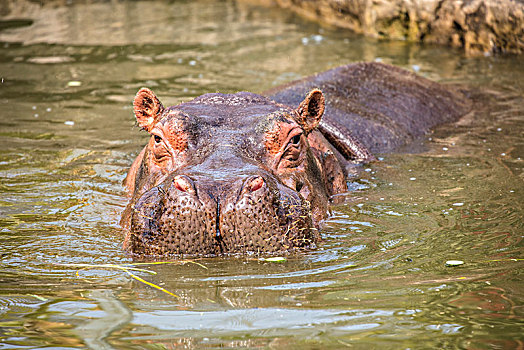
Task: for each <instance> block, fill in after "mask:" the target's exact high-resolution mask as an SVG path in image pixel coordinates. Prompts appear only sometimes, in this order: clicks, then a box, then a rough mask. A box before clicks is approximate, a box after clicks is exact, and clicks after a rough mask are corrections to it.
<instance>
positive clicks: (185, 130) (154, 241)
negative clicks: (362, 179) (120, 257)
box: [122, 88, 332, 256]
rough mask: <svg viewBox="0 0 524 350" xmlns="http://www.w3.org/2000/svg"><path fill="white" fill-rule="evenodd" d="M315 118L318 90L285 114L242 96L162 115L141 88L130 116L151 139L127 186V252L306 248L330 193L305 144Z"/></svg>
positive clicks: (210, 99) (212, 98)
mask: <svg viewBox="0 0 524 350" xmlns="http://www.w3.org/2000/svg"><path fill="white" fill-rule="evenodd" d="M323 111H324V97H323V95H322V93H321V92H320V91H319V90H313V91H311V92H310V93H309V94H308V95H307V96H306V98H305V100H304V101H303V102H302V103H301V104H300V106H298V108H296V109H293V108H290V107H287V106H284V105H280V104H277V103H275V102H272V101H270V100H268V99H267V98H265V97H262V96H260V95H256V94H252V93H246V92H241V93H237V94H232V95H225V94H207V95H203V96H200V97H198V98H196V99H194V100H192V101H190V102H187V103H183V104H180V105H177V106H173V107H169V108H164V107H163V106H162V104H161V103H160V101H159V100H158V98H157V97H156V96H155V95H154V94H153V92H152V91H150V90H149V89H145V88H144V89H141V90H140V91H139V92H138V94H137V96H136V98H135V101H134V112H135V116H136V118H137V121H138V124H139V125H140V126H141V127H142V128H143V129H145V130H146V131H148V132H149V133H150V134H151V138H150V140H149V142H148V144H147V145H146V147H145V148H144V149H143V150H142V152H141V154H140V155H139V156H138V158H137V159H136V160H135V162H134V163H133V165H132V167H131V170H130V171H129V174H128V176H127V178H126V186H127V188H128V189H129V192H130V196H131V200H130V203H129V205H128V207H127V208H126V210H125V212H124V215H123V218H122V223H123V226H124V227H125V228H126V229H127V231H128V233H127V237H126V240H125V246H126V247H127V248H128V249H129V250H131V251H132V252H133V253H137V254H141V255H150V256H170V255H174V256H177V255H185V254H189V255H221V254H246V253H281V252H288V251H293V250H295V249H298V248H308V247H312V246H314V244H315V242H317V241H318V240H319V234H318V231H317V229H316V228H315V227H314V224H313V223H314V222H317V221H318V220H319V219H320V218H322V217H324V216H325V214H326V210H327V201H328V196H329V194H330V192H332V184H329V181H332V179H331V180H330V179H327V178H326V174H324V173H323V170H322V169H321V168H322V164H321V161H319V159H318V157H316V156H315V152H313V150H312V148H311V147H310V145H309V142H308V135H310V134H311V132H312V130H313V129H315V127H316V126H317V125H318V123H319V121H320V118H321V117H322V113H323ZM326 182H328V183H326Z"/></svg>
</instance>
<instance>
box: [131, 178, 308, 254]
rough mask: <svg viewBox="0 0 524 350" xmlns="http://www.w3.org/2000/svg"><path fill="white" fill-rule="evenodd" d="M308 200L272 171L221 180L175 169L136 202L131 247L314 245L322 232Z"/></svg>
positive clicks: (195, 249) (194, 250)
mask: <svg viewBox="0 0 524 350" xmlns="http://www.w3.org/2000/svg"><path fill="white" fill-rule="evenodd" d="M309 206H310V204H309V202H308V201H307V200H305V199H304V198H302V197H301V196H300V195H299V193H297V192H295V191H292V190H290V189H289V188H287V187H286V186H284V185H282V184H279V183H278V182H277V181H276V180H275V179H273V178H272V177H271V176H270V175H265V176H262V175H251V176H244V177H242V178H238V179H236V180H229V181H222V182H217V181H210V180H209V178H200V177H197V176H191V175H174V174H171V175H169V176H168V177H167V178H166V179H165V180H164V181H163V182H162V183H161V184H159V185H158V186H155V187H153V188H151V189H149V190H148V191H146V192H144V193H143V195H142V196H141V197H140V198H139V199H138V200H137V201H136V203H135V204H134V207H133V211H132V214H131V225H130V231H131V235H132V237H129V238H128V240H127V241H128V247H129V248H130V249H131V251H133V252H140V253H141V254H144V255H148V256H166V255H185V254H189V255H198V256H210V255H223V254H247V253H262V252H263V253H279V252H288V251H291V250H294V249H296V248H312V247H314V244H315V242H316V241H317V240H318V233H317V230H316V228H314V227H313V224H312V220H311V214H310V213H311V210H310V207H309Z"/></svg>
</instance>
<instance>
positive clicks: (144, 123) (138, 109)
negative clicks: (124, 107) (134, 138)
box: [133, 88, 164, 132]
mask: <svg viewBox="0 0 524 350" xmlns="http://www.w3.org/2000/svg"><path fill="white" fill-rule="evenodd" d="M133 109H134V111H135V117H136V121H137V122H138V125H140V127H142V128H143V129H144V130H146V131H148V132H149V131H151V130H152V129H153V127H154V126H155V124H156V123H157V122H158V118H160V115H161V114H162V112H163V111H164V106H162V103H160V101H159V100H158V98H157V97H156V96H155V93H154V92H153V91H151V90H149V89H148V88H141V89H140V90H139V91H138V92H137V93H136V96H135V100H134V101H133Z"/></svg>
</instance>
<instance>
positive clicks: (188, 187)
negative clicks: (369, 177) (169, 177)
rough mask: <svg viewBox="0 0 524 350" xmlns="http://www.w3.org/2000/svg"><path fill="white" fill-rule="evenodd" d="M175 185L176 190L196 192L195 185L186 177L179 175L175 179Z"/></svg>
mask: <svg viewBox="0 0 524 350" xmlns="http://www.w3.org/2000/svg"><path fill="white" fill-rule="evenodd" d="M173 184H174V185H175V187H176V189H177V190H179V191H182V192H190V193H192V192H194V188H193V184H192V181H191V179H189V178H188V177H187V176H184V175H177V176H175V178H174V179H173Z"/></svg>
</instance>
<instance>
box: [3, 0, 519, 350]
mask: <svg viewBox="0 0 524 350" xmlns="http://www.w3.org/2000/svg"><path fill="white" fill-rule="evenodd" d="M6 4H10V2H7V3H6ZM19 4H22V5H23V6H19V7H16V6H15V9H14V10H13V11H11V12H9V13H7V15H5V17H4V18H3V20H1V21H0V45H1V46H2V50H0V78H1V84H0V101H1V102H2V105H3V109H2V114H1V116H0V178H1V182H0V240H1V243H0V254H1V263H0V269H1V270H0V271H1V273H0V315H1V316H0V344H2V347H4V348H14V347H18V346H20V347H31V348H34V347H46V346H60V347H62V348H77V347H84V348H85V347H88V348H94V349H95V348H107V349H109V348H176V347H185V348H193V347H278V348H298V347H307V348H319V347H322V348H341V347H346V346H353V347H356V348H370V347H372V348H395V349H396V348H497V347H498V348H516V347H518V346H519V345H518V344H521V342H522V326H523V322H522V320H523V314H524V310H523V293H522V282H523V280H522V276H521V273H520V271H521V270H522V261H521V260H519V259H522V258H523V253H522V232H524V229H523V228H524V227H523V226H524V225H523V217H522V213H523V208H522V203H524V201H523V194H522V188H523V186H522V182H523V161H522V157H523V153H524V152H523V151H524V147H523V142H522V140H523V137H522V136H523V130H524V129H523V124H524V117H523V116H524V98H523V95H524V93H523V92H524V83H523V82H524V66H523V65H522V63H521V62H522V61H521V58H518V57H496V58H474V59H468V58H465V57H463V56H461V55H460V54H458V53H457V52H456V51H453V50H451V49H447V48H441V47H428V46H419V45H410V44H408V43H399V42H382V41H373V40H369V39H363V38H361V37H357V36H354V35H351V34H348V33H346V32H342V31H336V30H331V29H327V28H320V27H318V26H316V25H314V24H311V23H307V22H304V21H302V20H300V19H298V18H296V17H294V16H293V15H290V14H287V13H285V12H282V11H280V10H276V11H275V10H271V9H268V8H265V7H259V6H254V5H250V4H249V3H248V2H246V1H225V2H219V3H217V2H210V1H192V2H163V1H133V2H130V1H129V2H128V1H124V2H95V3H94V4H90V3H81V4H76V5H60V3H59V2H56V3H51V4H48V5H46V6H44V7H42V8H41V7H40V5H37V4H36V3H33V2H29V1H27V2H19ZM2 11H4V10H2ZM17 11H18V12H17ZM2 13H6V12H5V11H4V12H2ZM360 60H381V61H384V62H387V63H392V64H396V65H399V66H402V67H404V68H407V69H411V70H417V71H419V74H422V75H424V76H427V77H429V78H431V79H434V80H438V81H443V82H449V83H456V84H463V85H467V86H469V87H472V88H473V89H472V91H476V89H477V88H480V89H481V91H482V93H477V92H475V93H473V95H472V97H473V98H475V99H476V101H477V108H476V112H475V113H473V114H471V115H469V116H467V117H465V118H464V119H463V120H461V121H460V122H459V123H458V124H456V125H451V126H444V127H442V128H439V129H438V130H436V131H435V132H434V133H433V134H431V135H428V136H427V137H426V138H425V139H424V140H420V142H418V143H416V144H415V145H412V146H410V147H409V148H407V149H405V150H402V152H400V153H398V154H391V155H382V158H383V159H382V161H381V162H377V163H375V164H371V165H369V166H366V167H364V168H363V169H360V171H359V176H358V177H356V178H354V179H353V180H352V182H351V183H350V184H349V187H350V189H351V190H352V192H351V193H350V194H349V195H347V196H345V197H346V198H345V201H343V202H342V203H341V204H337V205H336V206H334V207H333V209H332V210H333V215H332V216H331V217H330V218H329V219H328V220H326V223H325V225H324V228H323V231H322V233H323V237H324V243H323V244H322V246H321V248H320V249H319V250H316V251H312V252H309V253H306V254H303V255H300V256H292V257H289V258H288V260H287V261H285V262H283V263H270V262H264V261H259V260H258V259H257V258H252V259H250V258H243V259H238V258H236V259H203V260H199V261H198V262H199V263H200V264H201V265H198V264H194V263H186V264H176V265H151V266H145V267H143V268H146V269H148V270H150V271H154V272H156V275H150V274H147V273H143V272H135V273H136V274H137V275H138V276H139V277H141V278H143V279H145V280H147V281H149V282H151V283H154V284H155V285H157V286H161V287H163V288H165V289H166V290H168V291H171V292H173V293H174V294H176V295H178V296H179V298H175V297H173V296H170V295H168V294H166V293H163V292H161V291H159V290H157V289H154V288H152V287H150V286H147V285H145V284H143V283H141V282H138V281H136V280H134V279H133V278H131V277H130V276H129V275H127V274H125V272H123V271H119V270H114V269H113V270H111V269H102V268H96V269H80V268H78V267H72V266H70V265H67V266H66V265H65V264H105V263H113V264H122V263H131V262H132V260H131V259H130V258H129V256H127V255H126V254H125V253H124V252H123V251H122V249H121V242H122V235H121V232H120V229H119V226H118V220H119V216H120V212H121V211H122V209H123V207H124V205H125V202H126V199H125V195H124V192H123V189H122V187H121V181H122V179H123V178H124V177H125V174H126V169H127V168H128V167H129V165H130V164H131V162H132V160H133V158H134V156H136V154H137V152H138V150H139V149H140V147H141V146H142V145H143V144H144V142H145V138H146V135H145V134H144V133H141V132H139V131H138V128H136V127H134V124H133V123H134V120H133V116H132V110H131V101H132V98H133V96H134V94H135V93H136V91H137V90H138V89H139V88H140V87H142V86H148V87H150V88H152V89H154V90H155V92H156V93H157V94H158V95H159V96H163V100H164V102H165V103H166V104H174V103H178V102H180V101H185V100H188V99H190V98H192V97H194V96H197V95H200V94H202V93H206V92H214V91H221V92H233V91H238V90H250V91H254V92H260V91H263V90H265V89H268V88H270V87H272V86H275V85H278V84H281V83H285V82H288V81H291V80H293V79H296V78H299V77H302V76H305V75H308V74H311V73H315V72H319V71H322V70H325V69H328V68H332V67H335V66H337V65H341V64H345V63H348V62H354V61H360ZM479 96H480V97H479ZM457 259H458V260H463V261H464V262H465V263H464V265H461V266H457V267H447V266H446V264H445V262H446V261H447V260H457ZM202 265H203V266H202ZM137 267H138V266H137ZM296 336H299V337H296Z"/></svg>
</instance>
